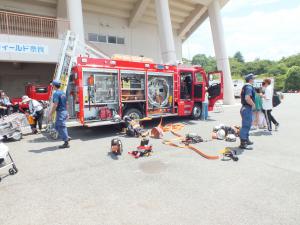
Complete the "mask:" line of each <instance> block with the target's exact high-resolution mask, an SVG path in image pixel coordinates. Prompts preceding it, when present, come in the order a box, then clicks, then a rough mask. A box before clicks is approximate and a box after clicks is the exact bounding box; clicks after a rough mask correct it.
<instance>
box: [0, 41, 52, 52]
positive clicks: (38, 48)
mask: <svg viewBox="0 0 300 225" xmlns="http://www.w3.org/2000/svg"><path fill="white" fill-rule="evenodd" d="M0 52H12V53H20V54H38V55H48V46H46V45H39V44H21V43H7V42H0Z"/></svg>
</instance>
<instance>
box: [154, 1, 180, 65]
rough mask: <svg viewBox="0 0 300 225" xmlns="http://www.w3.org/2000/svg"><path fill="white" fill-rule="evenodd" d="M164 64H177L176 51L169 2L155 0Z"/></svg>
mask: <svg viewBox="0 0 300 225" xmlns="http://www.w3.org/2000/svg"><path fill="white" fill-rule="evenodd" d="M155 8H156V16H157V23H158V31H159V38H160V48H161V54H162V59H163V63H169V64H176V63H177V62H176V61H177V60H176V51H175V44H174V36H173V30H172V23H171V15H170V9H169V1H168V0H155Z"/></svg>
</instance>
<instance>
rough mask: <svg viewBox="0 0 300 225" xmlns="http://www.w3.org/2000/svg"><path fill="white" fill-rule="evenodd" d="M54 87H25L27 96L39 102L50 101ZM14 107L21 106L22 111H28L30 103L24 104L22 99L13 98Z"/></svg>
mask: <svg viewBox="0 0 300 225" xmlns="http://www.w3.org/2000/svg"><path fill="white" fill-rule="evenodd" d="M51 90H52V86H51V85H48V86H47V85H32V84H30V85H27V86H25V94H24V95H27V96H28V97H29V98H32V99H35V100H38V101H49V99H50V95H51ZM11 103H12V104H13V105H19V109H20V110H23V111H24V110H27V109H28V108H29V107H28V103H22V97H18V98H13V99H12V100H11Z"/></svg>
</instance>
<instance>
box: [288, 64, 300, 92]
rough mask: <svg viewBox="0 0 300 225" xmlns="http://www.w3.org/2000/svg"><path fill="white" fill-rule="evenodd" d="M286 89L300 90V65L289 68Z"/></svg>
mask: <svg viewBox="0 0 300 225" xmlns="http://www.w3.org/2000/svg"><path fill="white" fill-rule="evenodd" d="M285 90H300V66H293V67H291V68H290V69H289V70H288V72H287V78H286V80H285Z"/></svg>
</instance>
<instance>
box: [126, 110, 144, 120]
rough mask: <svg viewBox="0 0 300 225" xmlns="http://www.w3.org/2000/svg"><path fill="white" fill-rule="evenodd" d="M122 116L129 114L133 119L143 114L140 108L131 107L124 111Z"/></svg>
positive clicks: (139, 117)
mask: <svg viewBox="0 0 300 225" xmlns="http://www.w3.org/2000/svg"><path fill="white" fill-rule="evenodd" d="M124 116H129V117H130V118H132V119H134V120H139V119H142V117H143V115H142V113H141V111H140V110H138V109H136V108H131V109H128V110H126V111H125V113H124Z"/></svg>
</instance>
